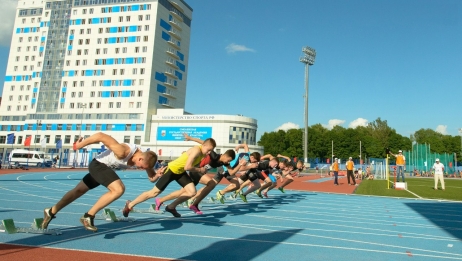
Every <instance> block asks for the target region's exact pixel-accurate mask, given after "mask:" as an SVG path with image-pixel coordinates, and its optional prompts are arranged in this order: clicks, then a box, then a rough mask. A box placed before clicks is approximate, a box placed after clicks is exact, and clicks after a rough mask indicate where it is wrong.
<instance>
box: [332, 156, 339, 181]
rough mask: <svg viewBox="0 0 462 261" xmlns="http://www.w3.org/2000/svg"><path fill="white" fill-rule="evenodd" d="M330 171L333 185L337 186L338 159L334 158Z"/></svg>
mask: <svg viewBox="0 0 462 261" xmlns="http://www.w3.org/2000/svg"><path fill="white" fill-rule="evenodd" d="M332 170H333V171H334V185H335V186H338V159H337V158H335V160H334V162H333V163H332Z"/></svg>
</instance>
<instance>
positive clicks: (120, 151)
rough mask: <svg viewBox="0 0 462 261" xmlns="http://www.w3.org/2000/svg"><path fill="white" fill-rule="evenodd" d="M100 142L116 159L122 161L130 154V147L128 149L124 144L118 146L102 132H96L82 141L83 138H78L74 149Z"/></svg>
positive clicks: (117, 143)
mask: <svg viewBox="0 0 462 261" xmlns="http://www.w3.org/2000/svg"><path fill="white" fill-rule="evenodd" d="M100 142H102V143H103V144H104V146H106V148H108V149H110V150H111V151H112V152H114V155H115V156H116V157H117V158H118V159H123V158H125V157H127V156H128V154H129V153H130V147H128V146H127V145H126V144H123V143H122V144H120V143H119V142H117V141H116V140H115V139H114V138H113V137H111V136H109V135H107V134H104V133H102V132H98V133H96V134H93V135H91V136H90V137H88V138H86V139H83V137H80V138H79V140H77V142H76V143H75V147H76V149H81V148H83V147H85V146H87V145H90V144H94V143H100Z"/></svg>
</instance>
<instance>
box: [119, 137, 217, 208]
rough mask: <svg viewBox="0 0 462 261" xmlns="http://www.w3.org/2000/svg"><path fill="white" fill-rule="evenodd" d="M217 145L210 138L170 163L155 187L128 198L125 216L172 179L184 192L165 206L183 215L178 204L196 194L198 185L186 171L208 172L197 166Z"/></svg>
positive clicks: (152, 196) (162, 189)
mask: <svg viewBox="0 0 462 261" xmlns="http://www.w3.org/2000/svg"><path fill="white" fill-rule="evenodd" d="M216 146H217V144H216V142H215V140H214V139H212V138H209V139H206V140H205V141H204V143H202V145H198V146H194V147H192V148H190V149H189V150H187V151H185V152H183V154H181V156H180V157H179V158H177V159H176V160H174V161H171V162H169V163H168V166H167V170H166V171H165V173H164V174H163V175H162V177H161V178H160V179H159V181H157V183H156V185H155V186H154V188H153V189H151V190H149V191H145V192H143V193H141V195H139V196H138V197H137V198H136V199H135V200H133V201H130V200H127V202H126V203H125V207H124V209H123V210H122V213H123V215H124V217H128V214H129V213H130V211H131V210H132V208H133V207H134V206H136V205H137V204H139V203H141V202H144V201H146V200H148V199H150V198H154V197H156V196H157V195H159V194H160V193H162V191H164V190H165V188H166V187H167V186H168V184H170V183H171V182H172V181H174V180H175V181H176V182H177V183H178V184H180V186H182V187H183V189H184V190H183V192H182V193H181V195H179V196H178V198H177V199H176V200H175V201H173V202H172V203H170V205H168V206H166V207H165V211H167V212H170V213H171V214H172V215H173V216H175V217H181V215H180V213H178V212H177V211H176V206H177V205H178V204H181V203H183V202H184V201H186V200H188V199H190V198H191V197H193V196H194V195H196V186H195V185H194V182H193V180H192V179H191V177H190V176H189V175H188V173H186V171H189V172H195V173H201V174H204V173H206V172H207V169H206V167H195V166H197V165H198V164H199V163H200V162H201V160H202V159H203V158H204V157H205V156H206V155H208V154H209V153H210V152H211V151H212V150H213V149H214V148H215V147H216Z"/></svg>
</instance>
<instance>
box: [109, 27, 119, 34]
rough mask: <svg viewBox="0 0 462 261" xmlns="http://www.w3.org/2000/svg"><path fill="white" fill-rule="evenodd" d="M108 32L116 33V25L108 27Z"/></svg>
mask: <svg viewBox="0 0 462 261" xmlns="http://www.w3.org/2000/svg"><path fill="white" fill-rule="evenodd" d="M109 33H117V27H110V28H109Z"/></svg>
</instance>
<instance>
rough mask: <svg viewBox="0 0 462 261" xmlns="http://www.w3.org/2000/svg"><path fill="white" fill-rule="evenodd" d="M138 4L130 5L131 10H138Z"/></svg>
mask: <svg viewBox="0 0 462 261" xmlns="http://www.w3.org/2000/svg"><path fill="white" fill-rule="evenodd" d="M139 10H140V6H139V5H132V11H139Z"/></svg>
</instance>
